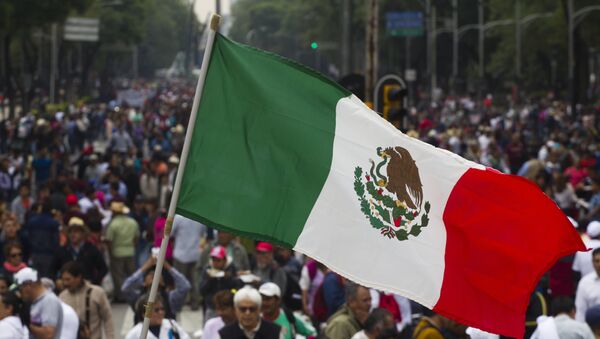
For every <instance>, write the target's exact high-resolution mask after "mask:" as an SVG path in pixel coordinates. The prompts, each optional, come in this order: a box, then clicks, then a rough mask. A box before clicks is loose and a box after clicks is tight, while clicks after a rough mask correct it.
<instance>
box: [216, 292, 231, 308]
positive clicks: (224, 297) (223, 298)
mask: <svg viewBox="0 0 600 339" xmlns="http://www.w3.org/2000/svg"><path fill="white" fill-rule="evenodd" d="M213 303H214V304H215V306H217V307H219V308H223V307H233V293H231V291H229V290H223V291H219V292H217V293H215V295H214V296H213Z"/></svg>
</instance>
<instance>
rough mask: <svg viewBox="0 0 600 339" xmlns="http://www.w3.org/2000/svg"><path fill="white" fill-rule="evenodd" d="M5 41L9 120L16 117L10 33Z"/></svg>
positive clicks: (5, 78)
mask: <svg viewBox="0 0 600 339" xmlns="http://www.w3.org/2000/svg"><path fill="white" fill-rule="evenodd" d="M3 39H4V51H3V52H4V72H5V73H4V83H5V84H6V97H7V98H8V100H9V111H8V117H9V119H12V118H14V116H15V89H14V87H13V83H12V62H11V59H10V45H11V43H12V37H11V35H10V33H6V35H5V36H4V37H3Z"/></svg>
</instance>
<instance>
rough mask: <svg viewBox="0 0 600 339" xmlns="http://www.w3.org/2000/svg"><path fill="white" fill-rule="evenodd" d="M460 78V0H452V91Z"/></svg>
mask: <svg viewBox="0 0 600 339" xmlns="http://www.w3.org/2000/svg"><path fill="white" fill-rule="evenodd" d="M457 79H458V0H452V91H455V90H456V81H457Z"/></svg>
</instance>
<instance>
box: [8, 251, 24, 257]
mask: <svg viewBox="0 0 600 339" xmlns="http://www.w3.org/2000/svg"><path fill="white" fill-rule="evenodd" d="M22 255H23V253H21V252H16V253H11V254H10V257H11V258H16V257H20V256H22Z"/></svg>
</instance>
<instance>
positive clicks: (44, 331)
mask: <svg viewBox="0 0 600 339" xmlns="http://www.w3.org/2000/svg"><path fill="white" fill-rule="evenodd" d="M14 280H15V284H16V285H17V286H18V288H19V293H20V295H21V298H22V299H23V301H24V302H26V303H28V304H29V305H31V306H30V311H29V332H30V334H31V335H32V336H33V337H34V338H52V339H60V338H61V329H62V324H63V308H62V305H61V302H60V300H59V299H58V297H57V296H56V295H55V294H54V293H52V291H50V290H48V289H46V287H44V286H43V285H42V282H41V279H40V277H39V276H38V272H37V271H36V270H34V269H32V268H29V267H26V268H24V269H22V270H20V271H19V272H17V273H16V274H15V276H14Z"/></svg>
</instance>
